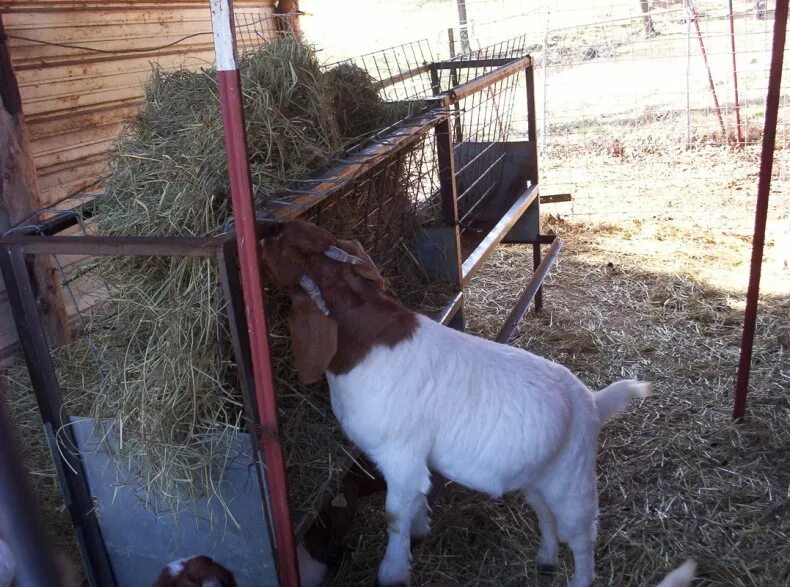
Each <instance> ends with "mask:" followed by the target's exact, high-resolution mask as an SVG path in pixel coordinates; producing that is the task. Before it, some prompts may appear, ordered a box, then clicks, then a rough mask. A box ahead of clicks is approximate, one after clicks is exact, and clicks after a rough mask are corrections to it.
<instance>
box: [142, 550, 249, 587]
mask: <svg viewBox="0 0 790 587" xmlns="http://www.w3.org/2000/svg"><path fill="white" fill-rule="evenodd" d="M236 586H237V584H236V578H235V577H234V576H233V573H231V572H230V571H229V570H228V569H226V568H225V567H223V566H222V565H221V564H219V563H218V562H216V561H214V559H212V558H211V557H208V556H205V555H197V556H193V557H191V558H188V559H186V560H183V561H178V562H174V563H171V564H169V565H168V566H166V567H165V568H164V569H162V572H161V573H160V574H159V577H158V578H157V580H156V581H155V582H154V584H153V585H152V587H236Z"/></svg>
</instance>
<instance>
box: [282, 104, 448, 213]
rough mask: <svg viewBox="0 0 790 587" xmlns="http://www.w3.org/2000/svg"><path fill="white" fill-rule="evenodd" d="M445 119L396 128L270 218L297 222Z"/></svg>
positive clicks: (439, 113) (438, 115)
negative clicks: (322, 202) (295, 220)
mask: <svg viewBox="0 0 790 587" xmlns="http://www.w3.org/2000/svg"><path fill="white" fill-rule="evenodd" d="M448 116H449V114H448V112H447V111H446V110H445V109H444V108H437V109H434V110H432V111H430V112H427V113H425V114H424V115H421V116H419V117H418V118H415V119H411V120H410V121H409V124H408V125H405V126H398V127H397V128H396V129H394V130H393V131H392V132H391V133H389V134H387V135H386V136H384V137H381V138H379V139H377V140H376V141H374V142H373V143H372V144H371V145H369V146H367V147H365V148H364V149H361V150H360V151H358V152H357V153H354V154H353V155H350V156H349V159H348V161H346V162H344V163H343V164H341V165H338V166H337V167H333V168H332V169H330V170H329V171H326V172H325V173H322V174H321V175H320V176H319V177H317V178H315V179H313V180H311V182H314V185H311V186H310V188H309V192H308V193H306V194H304V195H302V196H299V197H298V198H295V199H294V200H292V201H291V202H289V203H288V204H287V205H284V206H283V205H280V206H278V207H277V208H275V209H273V210H271V213H272V215H273V216H274V217H275V218H276V219H278V220H283V221H284V220H291V219H293V218H296V217H297V216H299V215H300V214H302V213H303V212H304V211H305V210H307V209H309V208H312V207H313V206H315V205H316V204H318V203H320V202H321V201H323V200H324V199H326V198H327V197H328V196H329V195H331V194H332V193H333V192H335V191H336V190H338V189H340V188H342V187H344V186H345V185H347V184H348V182H350V181H352V180H353V179H356V178H357V177H359V176H361V175H363V174H365V173H369V172H370V171H371V170H372V169H374V168H375V167H377V166H378V165H380V164H382V163H384V162H386V161H387V160H388V159H389V158H390V157H391V156H392V154H393V153H395V152H396V151H399V150H401V149H403V148H406V147H408V146H409V145H412V144H413V143H415V142H416V141H418V140H419V139H420V138H422V137H423V135H425V134H426V133H427V132H428V131H429V130H430V129H431V128H433V127H434V126H436V125H437V124H439V123H440V122H441V121H442V120H446V119H447V117H448Z"/></svg>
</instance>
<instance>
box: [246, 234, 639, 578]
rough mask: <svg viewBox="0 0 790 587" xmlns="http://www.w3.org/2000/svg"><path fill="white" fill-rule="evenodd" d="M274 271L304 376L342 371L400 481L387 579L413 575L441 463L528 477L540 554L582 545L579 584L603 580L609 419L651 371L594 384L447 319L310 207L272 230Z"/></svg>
mask: <svg viewBox="0 0 790 587" xmlns="http://www.w3.org/2000/svg"><path fill="white" fill-rule="evenodd" d="M261 254H262V260H263V264H264V269H265V272H266V274H267V275H268V276H269V277H270V278H271V279H273V280H274V282H276V283H277V284H279V285H281V286H283V287H285V288H287V289H288V291H289V293H290V297H291V302H292V310H291V314H290V317H289V327H290V335H291V339H292V343H293V350H294V360H295V364H296V368H297V371H298V373H299V376H300V378H301V379H302V380H303V381H304V382H308V383H309V382H314V381H317V380H319V379H321V378H322V377H323V376H324V375H326V378H327V380H328V382H329V389H330V393H331V402H332V409H333V411H334V413H335V416H336V417H337V418H338V420H339V421H340V423H341V425H342V427H343V429H344V431H345V432H346V434H347V435H348V436H349V438H350V439H351V440H352V441H353V442H354V443H355V444H356V445H357V446H358V447H359V448H360V449H361V450H362V451H363V452H364V453H365V454H367V455H368V457H370V459H371V460H372V461H374V462H375V464H376V465H377V466H378V468H379V470H380V471H381V472H382V474H383V476H384V478H385V480H386V483H387V498H386V514H387V517H388V520H389V542H388V545H387V549H386V553H385V555H384V560H383V561H382V563H381V565H380V567H379V572H378V580H379V583H381V584H386V585H394V584H402V583H406V582H408V579H409V573H410V562H411V561H410V556H411V555H410V543H411V540H412V539H413V538H420V537H424V536H425V535H426V534H427V533H428V528H429V519H428V508H427V504H426V498H425V496H426V494H427V493H428V490H429V487H430V471H431V470H433V471H436V472H438V473H440V474H441V475H443V476H444V477H446V478H448V479H450V480H452V481H455V482H457V483H460V484H462V485H464V486H466V487H469V488H471V489H474V490H477V491H481V492H484V493H487V494H489V495H491V496H493V497H499V496H501V495H502V494H503V493H505V492H511V491H520V492H521V493H522V494H523V495H524V497H525V499H526V501H527V503H529V504H530V506H532V508H533V509H534V510H535V512H536V514H537V516H538V520H539V523H540V530H541V535H542V539H541V544H540V547H539V550H538V557H537V560H538V564H539V565H540V566H541V567H554V566H556V565H557V562H558V555H559V541H563V542H565V543H567V544H568V545H569V546H570V549H571V551H572V552H573V557H574V564H575V574H574V576H573V579H572V581H571V585H572V586H573V587H588V586H589V585H590V584H591V583H592V581H593V575H594V561H593V548H594V544H595V539H596V518H597V514H598V494H597V488H596V475H595V459H596V453H597V446H598V442H597V440H598V433H599V431H600V429H601V427H602V425H603V424H604V423H605V422H606V421H607V420H608V419H609V418H610V417H611V416H612V415H614V414H615V413H617V412H619V411H621V410H623V409H625V407H626V406H627V404H628V402H629V400H630V399H631V398H634V397H645V396H646V395H647V393H648V391H649V388H650V385H649V384H647V383H640V382H638V381H633V380H629V381H618V382H616V383H613V384H612V385H610V386H609V387H607V388H606V389H604V390H602V391H599V392H597V393H594V392H592V391H590V390H589V389H588V388H587V387H586V386H585V385H584V384H583V383H582V382H581V381H579V379H578V378H576V377H575V376H574V375H573V374H572V373H571V372H570V371H569V370H568V369H566V368H565V367H563V366H561V365H559V364H557V363H554V362H552V361H549V360H546V359H544V358H541V357H538V356H536V355H534V354H531V353H528V352H526V351H523V350H519V349H516V348H512V347H510V346H506V345H502V344H497V343H495V342H491V341H488V340H484V339H482V338H478V337H475V336H470V335H468V334H464V333H462V332H458V331H456V330H453V329H450V328H447V327H445V326H442V325H441V324H438V323H436V322H434V321H433V320H431V319H430V318H427V317H425V316H421V315H419V314H417V313H415V312H412V311H411V310H408V309H406V308H405V307H403V306H402V305H401V304H400V303H399V302H397V301H396V300H395V299H393V298H392V297H390V296H389V295H388V294H387V293H386V290H385V281H384V279H383V278H382V276H381V275H380V274H379V272H378V271H377V269H376V267H375V265H374V264H373V263H372V261H371V260H370V259H369V257H368V256H367V254H366V253H365V251H364V250H363V249H362V247H361V246H360V245H359V243H357V242H352V241H344V240H340V239H337V238H335V237H334V236H333V235H331V234H330V233H329V232H327V231H325V230H323V229H321V228H319V227H317V226H315V225H312V224H310V223H307V222H303V221H291V222H287V223H284V224H283V225H282V226H281V228H280V230H279V232H278V234H276V235H275V236H272V237H268V238H265V239H264V240H263V241H262V244H261Z"/></svg>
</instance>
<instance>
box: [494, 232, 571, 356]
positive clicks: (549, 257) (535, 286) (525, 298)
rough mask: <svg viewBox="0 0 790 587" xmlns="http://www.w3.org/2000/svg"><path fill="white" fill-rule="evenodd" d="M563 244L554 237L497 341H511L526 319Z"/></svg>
mask: <svg viewBox="0 0 790 587" xmlns="http://www.w3.org/2000/svg"><path fill="white" fill-rule="evenodd" d="M562 247H563V244H562V241H561V240H560V239H558V238H556V237H555V238H554V241H553V242H552V243H551V246H550V247H549V250H548V251H547V252H546V256H545V257H543V260H542V261H541V262H540V265H538V268H537V269H536V270H535V272H534V273H533V274H532V277H531V278H530V280H529V282H528V283H527V285H526V287H525V288H524V291H522V292H521V294H520V295H519V296H518V300H517V301H516V304H515V305H514V306H513V309H512V310H510V314H508V316H507V318H505V322H504V323H503V324H502V328H501V329H500V330H499V333H498V334H497V335H496V339H495V340H496V341H497V342H501V343H502V344H507V343H508V342H510V339H511V338H512V337H513V333H514V332H515V330H516V327H518V325H519V323H520V322H521V320H523V319H524V316H525V315H526V313H527V309H528V308H529V304H530V303H531V302H532V300H533V299H534V298H535V296H536V294H537V293H538V291H539V290H540V289H541V287H542V286H543V282H544V281H545V280H546V276H547V275H548V274H549V270H550V269H551V268H552V266H553V265H554V262H555V261H556V260H557V256H558V255H559V254H560V251H561V250H562Z"/></svg>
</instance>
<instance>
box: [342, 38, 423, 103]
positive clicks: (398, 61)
mask: <svg viewBox="0 0 790 587" xmlns="http://www.w3.org/2000/svg"><path fill="white" fill-rule="evenodd" d="M432 61H433V55H432V53H431V47H430V45H429V44H428V41H427V40H425V39H422V40H419V41H415V42H412V43H404V44H402V45H396V46H394V47H389V48H387V49H381V50H379V51H374V52H371V53H366V54H364V55H360V56H358V57H352V58H350V59H346V60H344V61H340V62H336V63H332V64H330V65H328V66H327V68H332V67H337V66H339V65H343V64H346V65H348V64H353V65H355V66H357V67H359V68H361V69H363V70H365V71H366V72H367V73H368V75H370V76H371V77H372V78H373V79H375V80H376V81H377V82H379V84H380V86H379V87H380V92H379V93H380V95H381V97H382V99H384V100H387V101H389V102H401V101H408V100H421V99H424V98H428V97H430V96H431V95H432V93H433V88H432V84H431V78H430V76H429V75H428V65H429V64H430V63H431V62H432Z"/></svg>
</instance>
